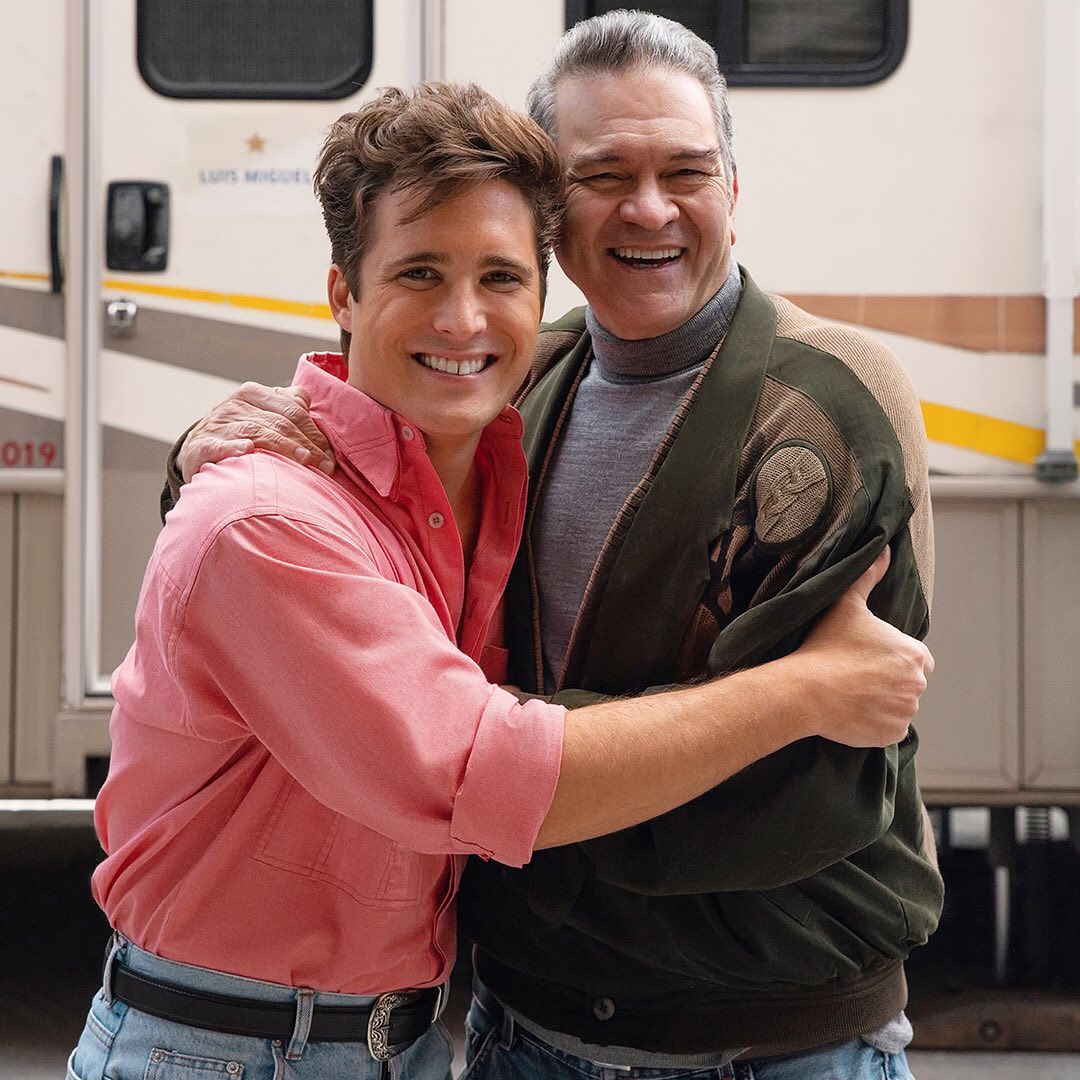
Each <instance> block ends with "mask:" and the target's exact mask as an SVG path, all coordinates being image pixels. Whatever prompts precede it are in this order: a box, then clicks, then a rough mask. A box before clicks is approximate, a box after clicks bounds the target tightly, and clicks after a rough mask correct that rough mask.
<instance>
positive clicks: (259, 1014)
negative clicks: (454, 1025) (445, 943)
mask: <svg viewBox="0 0 1080 1080" xmlns="http://www.w3.org/2000/svg"><path fill="white" fill-rule="evenodd" d="M111 991H112V996H113V997H114V998H116V1000H117V1001H122V1002H124V1003H125V1004H126V1005H130V1006H131V1007H132V1008H133V1009H138V1010H139V1011H140V1012H144V1013H149V1014H150V1015H151V1016H157V1017H160V1018H161V1019H162V1020H172V1021H174V1022H175V1023H178V1024H188V1025H190V1026H191V1027H200V1028H206V1029H207V1030H208V1031H221V1032H224V1033H225V1034H227V1035H248V1036H250V1037H252V1038H255V1039H280V1040H281V1041H282V1042H285V1043H288V1041H289V1040H290V1039H291V1038H292V1034H293V1028H294V1027H295V1025H296V1005H295V1003H290V1002H277V1001H255V1000H252V999H251V998H242V997H232V996H231V995H226V994H211V993H207V992H205V991H202V990H191V989H189V988H188V987H186V986H175V985H173V984H172V983H167V982H162V981H161V980H160V979H152V978H150V977H149V976H148V975H140V974H139V973H138V972H136V971H132V970H131V968H129V967H126V966H125V965H124V964H123V963H121V962H120V961H119V960H114V961H113V965H112V986H111ZM442 992H443V989H442V987H438V986H436V987H432V988H430V989H427V990H395V991H393V992H391V993H388V994H382V995H381V996H380V997H378V998H376V1000H375V1001H374V1002H373V1003H372V1004H371V1005H363V1006H353V1005H318V1004H316V1005H315V1006H314V1008H313V1010H312V1016H311V1030H310V1031H309V1033H308V1041H309V1042H366V1043H367V1044H368V1050H370V1052H371V1056H372V1057H373V1058H375V1059H376V1060H377V1061H388V1060H389V1059H390V1058H392V1057H393V1056H394V1055H395V1054H399V1053H401V1051H402V1050H405V1049H407V1048H408V1047H409V1046H411V1045H412V1044H413V1043H414V1042H416V1040H417V1039H419V1038H420V1036H421V1035H423V1034H424V1032H425V1031H427V1029H428V1027H429V1026H430V1025H431V1024H432V1023H433V1022H434V1021H435V1020H436V1019H438V1016H439V1012H440V1009H441V1006H442Z"/></svg>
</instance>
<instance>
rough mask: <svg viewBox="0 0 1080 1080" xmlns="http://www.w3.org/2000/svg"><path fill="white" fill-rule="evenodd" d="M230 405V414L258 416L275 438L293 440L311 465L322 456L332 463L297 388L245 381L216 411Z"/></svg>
mask: <svg viewBox="0 0 1080 1080" xmlns="http://www.w3.org/2000/svg"><path fill="white" fill-rule="evenodd" d="M230 402H232V403H234V405H235V407H234V408H233V409H232V412H233V413H235V414H236V415H238V416H239V417H240V418H245V417H250V418H251V419H255V418H256V417H258V418H259V419H261V420H262V422H264V423H268V424H272V425H273V427H274V429H275V430H276V431H277V433H278V434H279V435H283V436H285V437H286V438H287V439H293V440H294V441H295V442H296V443H297V445H298V446H303V447H304V448H305V449H307V450H309V451H310V452H311V454H312V457H313V459H314V460H313V461H312V464H315V461H316V460H318V459H319V458H320V457H323V456H325V457H328V458H330V459H331V460H333V451H332V450H331V449H330V443H329V442H327V439H326V436H325V435H323V433H322V432H321V431H320V430H319V428H318V427H317V426H316V424H315V421H314V420H312V419H311V414H310V409H311V397H310V395H309V394H308V392H307V391H306V390H304V389H302V388H301V387H299V386H263V385H261V384H260V383H253V382H246V383H244V384H243V385H242V386H241V387H240V389H239V390H237V391H236V393H235V394H234V395H233V396H232V398H227V399H226V400H225V401H224V402H223V403H222V405H221V406H218V408H219V409H220V408H222V407H223V406H228V405H229V404H230ZM240 402H243V403H245V404H247V405H250V406H251V409H244V408H242V406H241V405H240V404H239V403H240ZM216 411H217V410H215V412H216ZM211 415H213V414H211ZM276 416H280V417H281V419H282V420H283V421H285V422H286V423H284V424H282V423H280V422H278V421H274V420H273V419H272V418H273V417H276ZM294 428H295V432H294V430H293V429H294ZM263 449H269V447H263ZM287 456H290V457H291V456H293V455H292V454H289V455H287Z"/></svg>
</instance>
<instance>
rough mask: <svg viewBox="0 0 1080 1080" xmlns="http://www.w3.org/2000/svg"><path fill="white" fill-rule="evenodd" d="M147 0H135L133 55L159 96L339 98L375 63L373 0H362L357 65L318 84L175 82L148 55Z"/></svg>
mask: <svg viewBox="0 0 1080 1080" xmlns="http://www.w3.org/2000/svg"><path fill="white" fill-rule="evenodd" d="M150 2H151V0H136V7H135V57H136V63H137V64H138V68H139V74H140V75H141V76H142V80H143V82H145V83H146V85H147V86H148V87H150V89H151V90H153V91H154V92H155V93H157V94H160V95H161V96H162V97H167V98H177V99H181V100H204V101H205V100H213V101H339V100H341V99H342V98H347V97H351V96H352V95H353V94H355V93H356V92H357V91H358V90H359V89H360V88H361V87H363V86H365V85H366V84H367V81H368V79H370V77H371V69H372V68H373V67H374V64H375V13H374V8H375V4H374V0H365V6H366V23H367V26H366V30H367V35H366V40H367V43H368V47H367V49H366V50H365V52H364V53H362V54H360V55H359V56H357V59H356V65H355V66H354V67H352V68H350V69H349V70H347V71H346V72H345V73H344V74H343V75H342V76H341V77H340V78H335V79H334V80H329V79H328V80H326V81H324V82H321V83H283V82H282V83H277V82H275V83H269V82H263V83H230V82H216V83H210V82H206V83H187V82H185V83H178V82H176V81H175V80H174V79H171V78H168V77H166V76H163V75H162V74H161V73H160V72H158V71H156V70H155V69H154V67H153V64H152V62H151V60H150V58H149V56H148V47H149V39H148V33H147V28H146V20H145V18H144V14H145V12H146V9H147V6H148V4H149V3H150ZM363 39H364V38H363V35H361V40H363Z"/></svg>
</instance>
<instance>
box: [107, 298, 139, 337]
mask: <svg viewBox="0 0 1080 1080" xmlns="http://www.w3.org/2000/svg"><path fill="white" fill-rule="evenodd" d="M138 317H139V305H138V304H136V303H135V301H134V300H129V299H128V298H127V297H126V296H121V297H119V298H118V299H116V300H110V301H109V302H108V304H106V305H105V325H106V326H107V327H108V328H109V333H110V334H112V336H113V337H131V335H132V334H134V333H135V321H136V319H138Z"/></svg>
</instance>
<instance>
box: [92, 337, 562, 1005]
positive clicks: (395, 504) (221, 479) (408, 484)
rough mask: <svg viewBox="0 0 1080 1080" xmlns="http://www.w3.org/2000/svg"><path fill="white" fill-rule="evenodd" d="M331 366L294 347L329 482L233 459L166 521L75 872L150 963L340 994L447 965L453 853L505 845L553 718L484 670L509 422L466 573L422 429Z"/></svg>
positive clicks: (515, 420)
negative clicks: (87, 875)
mask: <svg viewBox="0 0 1080 1080" xmlns="http://www.w3.org/2000/svg"><path fill="white" fill-rule="evenodd" d="M344 374H345V369H344V365H343V363H342V361H341V358H340V357H339V356H337V355H336V354H329V355H312V356H309V357H305V358H304V359H303V360H302V361H301V363H300V365H299V368H298V372H297V377H296V382H297V384H298V385H300V386H303V387H305V388H306V389H307V390H308V391H309V392H310V394H311V398H312V414H313V416H314V417H315V419H316V420H317V421H318V423H319V426H320V427H321V428H322V429H323V431H324V432H325V433H326V435H327V437H328V438H329V439H330V442H331V443H332V445H333V447H334V452H335V454H336V456H337V460H338V466H339V467H338V469H337V471H336V473H335V475H334V476H333V477H327V476H325V475H324V474H322V473H319V472H315V471H312V470H310V469H305V468H302V467H300V466H299V465H297V464H295V463H294V462H291V461H287V460H285V459H283V458H281V457H278V456H276V455H273V454H265V453H257V454H250V455H248V456H246V457H242V458H232V459H229V460H227V461H224V462H222V463H221V464H220V465H216V466H208V467H206V468H204V469H202V470H201V471H200V472H199V474H198V475H197V476H196V477H195V478H194V480H193V481H192V483H191V484H189V485H188V486H187V487H185V489H184V496H183V498H182V499H181V500H180V502H179V503H178V505H177V507H176V509H174V510H173V511H172V512H171V513H170V514H169V517H168V522H167V524H166V526H165V528H164V529H163V530H162V532H161V535H160V537H159V538H158V542H157V544H156V546H155V548H154V552H153V555H152V557H151V559H150V565H149V567H148V569H147V572H146V578H145V581H144V582H143V588H142V594H141V596H140V599H139V606H138V611H137V615H136V633H135V644H134V645H133V646H132V648H131V651H130V652H129V653H128V656H127V658H126V659H125V660H124V662H123V664H122V665H121V666H120V668H119V669H118V670H117V671H116V673H115V675H114V677H113V693H114V695H115V697H116V707H115V709H114V711H113V715H112V722H111V726H110V730H111V734H112V741H113V751H112V758H111V763H110V769H109V778H108V780H107V782H106V783H105V786H104V787H103V788H102V791H101V793H100V795H99V796H98V799H97V806H96V811H95V818H96V823H97V829H98V835H99V837H100V838H101V843H102V846H103V847H104V849H105V851H106V853H107V858H106V859H105V861H104V862H103V863H102V864H101V865H100V866H99V867H98V869H97V871H96V872H95V874H94V881H93V889H94V895H95V897H96V898H97V901H98V903H99V904H100V905H101V906H102V908H103V909H104V910H105V912H106V914H107V915H108V917H109V919H110V921H111V922H112V924H113V926H114V927H116V928H117V929H118V930H120V931H121V932H123V933H124V934H125V935H126V936H127V937H129V938H130V939H131V940H133V941H134V942H135V943H136V944H137V945H140V946H141V947H143V948H145V949H148V950H150V951H151V952H154V953H157V954H158V955H160V956H164V957H168V958H169V959H173V960H179V961H183V962H186V963H191V964H198V965H201V966H203V967H209V968H214V969H216V970H219V971H226V972H231V973H233V974H238V975H244V976H247V977H249V978H255V979H263V980H268V981H272V982H278V983H285V984H291V985H299V986H308V987H312V988H314V989H317V990H326V991H335V992H343V993H358V994H364V993H378V992H382V991H386V990H391V989H395V988H401V987H408V986H415V987H421V986H430V985H434V984H436V983H439V982H441V981H443V980H444V979H446V978H447V977H448V975H449V974H450V970H451V968H452V966H453V963H454V946H455V927H454V914H455V912H454V896H455V893H456V890H457V884H458V880H459V878H460V875H461V871H462V868H463V864H464V859H465V856H466V855H468V854H479V855H481V856H483V857H485V858H489V857H490V858H494V859H497V860H499V861H500V862H505V863H508V864H511V865H521V864H522V863H524V862H526V861H528V859H529V857H530V855H531V852H532V847H533V843H534V841H535V839H536V834H537V831H538V829H539V827H540V824H541V823H542V821H543V819H544V816H545V814H546V813H547V810H548V808H549V806H550V803H551V799H552V796H553V793H554V790H555V784H556V781H557V779H558V773H559V764H560V760H561V753H562V730H563V717H564V710H563V709H561V708H559V707H557V706H553V705H548V704H546V703H543V702H537V701H530V702H528V703H527V704H520V703H519V702H518V701H517V699H516V698H515V697H514V696H513V695H511V694H509V693H507V692H506V691H504V690H502V689H500V688H499V687H498V686H494V685H492V684H491V683H490V682H489V676H490V677H491V678H495V679H497V678H499V676H500V674H501V673H500V671H499V670H498V667H499V665H498V658H499V654H500V653H501V650H499V649H493V648H492V647H491V646H488V647H487V648H485V642H486V641H487V638H488V633H489V628H490V626H491V623H492V619H493V617H494V615H495V613H496V611H497V609H498V604H499V599H500V595H501V593H502V590H503V587H504V585H505V584H506V579H507V577H508V575H509V572H510V566H511V564H512V562H513V558H514V553H515V549H516V547H517V543H518V539H519V536H520V531H521V523H522V515H523V506H524V492H525V483H526V476H525V462H524V457H523V455H522V452H521V447H520V436H521V420H520V417H519V416H518V415H517V413H516V412H514V411H513V410H512V409H509V408H507V409H505V410H504V411H503V413H502V414H501V415H500V416H498V417H497V418H496V419H495V420H494V421H493V422H492V423H491V424H490V425H489V426H488V428H487V429H486V430H485V431H484V433H483V435H482V437H481V440H480V446H479V449H478V451H477V461H478V464H479V467H480V471H481V475H482V481H483V514H482V523H481V528H480V535H479V539H478V542H477V546H476V555H475V557H474V559H473V563H472V566H471V567H470V570H469V575H468V579H467V580H466V577H465V573H464V567H463V558H462V550H461V544H460V541H459V539H458V535H457V530H456V528H455V527H454V521H453V517H452V515H451V511H450V506H449V504H448V502H447V499H446V495H445V493H444V491H443V488H442V485H441V483H440V482H439V479H438V476H437V475H436V473H435V471H434V469H433V468H432V466H431V462H430V461H429V459H428V457H427V454H426V452H425V449H424V438H423V435H422V434H421V433H420V432H419V431H417V430H415V429H413V428H411V427H410V426H409V424H408V422H407V421H405V420H403V419H402V418H401V417H400V416H397V415H396V414H394V413H391V412H390V411H389V410H387V409H385V408H383V407H382V406H381V405H378V404H377V403H376V402H374V401H372V400H371V399H370V398H369V397H367V396H366V395H364V394H363V393H361V392H360V391H359V390H357V389H355V388H354V387H351V386H349V385H348V384H346V383H345V382H344V381H343V378H344ZM481 661H483V662H484V663H485V669H486V671H487V675H485V672H484V670H481V666H480V663H479V662H481Z"/></svg>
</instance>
